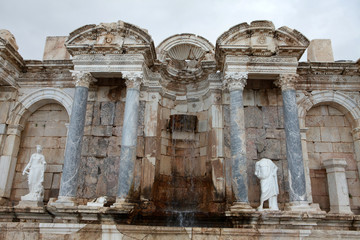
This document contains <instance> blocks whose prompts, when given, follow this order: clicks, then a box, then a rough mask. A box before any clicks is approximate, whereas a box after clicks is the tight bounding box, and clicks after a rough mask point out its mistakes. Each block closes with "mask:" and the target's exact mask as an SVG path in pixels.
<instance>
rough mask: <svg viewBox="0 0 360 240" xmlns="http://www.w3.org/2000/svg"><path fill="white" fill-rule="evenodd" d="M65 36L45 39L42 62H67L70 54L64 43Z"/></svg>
mask: <svg viewBox="0 0 360 240" xmlns="http://www.w3.org/2000/svg"><path fill="white" fill-rule="evenodd" d="M66 39H67V36H64V37H63V36H54V37H53V36H50V37H46V43H45V49H44V55H43V60H69V59H70V54H69V52H68V51H67V49H66V47H65V45H64V43H65V41H66Z"/></svg>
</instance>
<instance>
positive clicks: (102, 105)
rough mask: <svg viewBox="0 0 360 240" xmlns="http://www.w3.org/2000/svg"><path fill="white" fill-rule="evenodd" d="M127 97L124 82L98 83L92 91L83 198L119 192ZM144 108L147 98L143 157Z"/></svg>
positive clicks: (141, 125)
mask: <svg viewBox="0 0 360 240" xmlns="http://www.w3.org/2000/svg"><path fill="white" fill-rule="evenodd" d="M125 98H126V88H125V87H124V86H98V87H97V88H96V89H92V90H91V91H90V93H89V101H88V103H87V111H86V120H85V130H84V137H83V143H82V154H81V155H82V157H81V167H80V176H79V185H78V197H79V198H88V199H91V198H95V197H99V196H109V197H114V196H116V193H117V187H118V173H119V162H120V149H121V136H122V125H123V121H124V110H125ZM144 109H145V102H143V101H140V111H139V131H138V145H137V149H138V151H137V156H138V157H143V149H144V144H143V142H144V141H143V128H144ZM138 161H139V160H138Z"/></svg>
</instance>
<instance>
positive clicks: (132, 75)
mask: <svg viewBox="0 0 360 240" xmlns="http://www.w3.org/2000/svg"><path fill="white" fill-rule="evenodd" d="M121 73H122V76H123V78H125V79H126V81H125V84H126V87H127V88H135V89H138V90H139V89H140V85H141V83H142V82H143V73H142V72H132V71H123V72H121Z"/></svg>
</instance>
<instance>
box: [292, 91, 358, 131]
mask: <svg viewBox="0 0 360 240" xmlns="http://www.w3.org/2000/svg"><path fill="white" fill-rule="evenodd" d="M319 105H330V106H333V107H335V108H337V109H338V110H340V111H341V112H342V113H343V114H344V115H345V116H347V117H350V119H349V120H350V122H351V124H352V125H353V127H357V126H354V125H355V124H356V122H357V121H355V120H358V119H360V108H359V106H358V105H357V103H356V102H355V101H354V100H353V99H352V98H351V97H350V96H348V95H346V94H344V93H342V92H338V91H320V92H317V93H315V94H312V95H310V96H307V97H305V98H303V99H302V100H301V101H300V102H299V103H298V116H299V124H300V128H305V117H306V114H307V112H308V111H309V110H310V109H311V108H313V107H316V106H319Z"/></svg>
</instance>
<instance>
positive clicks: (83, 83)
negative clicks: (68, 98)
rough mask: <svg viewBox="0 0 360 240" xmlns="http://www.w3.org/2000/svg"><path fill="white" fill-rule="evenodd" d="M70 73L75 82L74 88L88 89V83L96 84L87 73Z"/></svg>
mask: <svg viewBox="0 0 360 240" xmlns="http://www.w3.org/2000/svg"><path fill="white" fill-rule="evenodd" d="M71 73H72V76H73V78H74V80H75V86H76V87H86V88H89V85H90V83H92V82H96V79H95V78H94V77H93V76H92V75H91V73H89V72H83V71H71Z"/></svg>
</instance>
